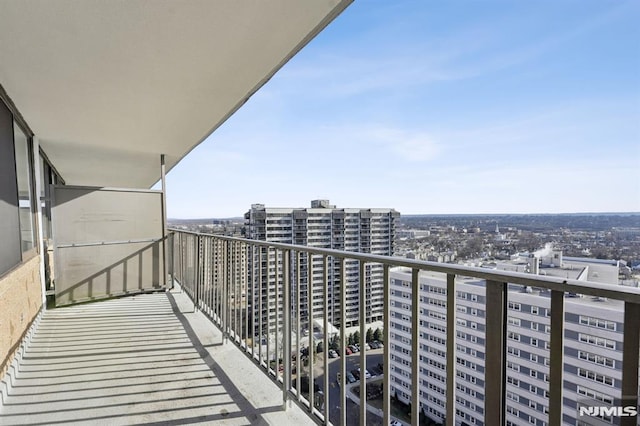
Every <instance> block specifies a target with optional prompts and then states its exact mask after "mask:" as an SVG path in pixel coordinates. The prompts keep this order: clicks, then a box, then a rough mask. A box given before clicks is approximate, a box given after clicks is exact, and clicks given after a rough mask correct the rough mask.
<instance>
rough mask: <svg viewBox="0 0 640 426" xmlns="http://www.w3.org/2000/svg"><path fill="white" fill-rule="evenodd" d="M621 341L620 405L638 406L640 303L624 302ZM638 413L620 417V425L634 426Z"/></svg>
mask: <svg viewBox="0 0 640 426" xmlns="http://www.w3.org/2000/svg"><path fill="white" fill-rule="evenodd" d="M623 339H624V340H623V342H622V391H621V392H622V405H623V406H630V405H631V406H633V407H634V408H636V409H637V407H638V357H639V356H640V353H639V352H640V304H637V303H632V302H625V303H624V337H623ZM638 417H639V416H638V415H637V414H636V415H635V416H628V417H622V418H621V419H620V426H634V425H637V424H638V423H637V422H638Z"/></svg>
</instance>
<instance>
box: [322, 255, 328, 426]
mask: <svg viewBox="0 0 640 426" xmlns="http://www.w3.org/2000/svg"><path fill="white" fill-rule="evenodd" d="M322 290H323V291H322V296H323V299H324V314H323V316H324V318H323V324H322V328H323V332H324V335H323V338H324V342H323V343H322V348H323V352H322V355H323V357H322V358H323V360H324V366H323V367H324V386H323V388H324V410H323V413H324V424H329V258H328V256H327V255H324V256H322Z"/></svg>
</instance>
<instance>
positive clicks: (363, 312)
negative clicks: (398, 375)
mask: <svg viewBox="0 0 640 426" xmlns="http://www.w3.org/2000/svg"><path fill="white" fill-rule="evenodd" d="M359 270H360V277H359V279H360V282H359V285H360V294H359V296H360V301H359V303H360V342H359V343H360V426H366V424H367V379H366V377H365V376H364V370H365V369H366V368H367V367H366V366H367V354H366V352H367V351H366V348H365V346H364V338H365V336H366V330H365V326H366V322H367V289H366V282H367V280H366V276H365V271H366V263H365V261H364V260H361V261H360V266H359Z"/></svg>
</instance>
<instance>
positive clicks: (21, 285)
mask: <svg viewBox="0 0 640 426" xmlns="http://www.w3.org/2000/svg"><path fill="white" fill-rule="evenodd" d="M41 307H42V285H41V282H40V256H35V257H33V258H32V259H30V260H28V261H26V262H24V263H23V264H22V265H20V266H18V267H17V268H16V269H14V270H13V271H11V272H9V273H8V274H7V275H5V276H3V277H2V278H0V378H2V377H3V376H4V374H5V372H6V371H7V368H8V366H9V364H10V363H11V360H12V359H13V356H14V353H15V351H16V350H17V349H18V348H19V346H20V341H21V339H22V337H23V336H24V334H25V333H26V331H27V330H28V329H29V326H30V325H31V323H32V322H33V320H34V318H35V317H36V315H37V314H38V312H39V311H40V308H41Z"/></svg>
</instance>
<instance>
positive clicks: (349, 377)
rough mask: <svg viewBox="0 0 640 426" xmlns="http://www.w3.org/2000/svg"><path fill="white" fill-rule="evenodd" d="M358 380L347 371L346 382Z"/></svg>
mask: <svg viewBox="0 0 640 426" xmlns="http://www.w3.org/2000/svg"><path fill="white" fill-rule="evenodd" d="M357 381H358V380H356V378H355V376H354V375H353V374H351V373H347V382H348V383H354V382H357Z"/></svg>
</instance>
